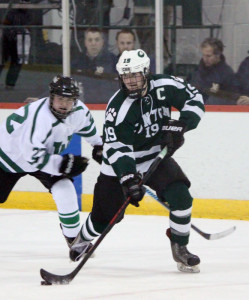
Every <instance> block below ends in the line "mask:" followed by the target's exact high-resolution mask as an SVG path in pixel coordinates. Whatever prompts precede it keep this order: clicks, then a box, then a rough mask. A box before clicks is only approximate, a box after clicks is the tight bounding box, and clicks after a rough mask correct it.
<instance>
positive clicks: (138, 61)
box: [116, 49, 150, 99]
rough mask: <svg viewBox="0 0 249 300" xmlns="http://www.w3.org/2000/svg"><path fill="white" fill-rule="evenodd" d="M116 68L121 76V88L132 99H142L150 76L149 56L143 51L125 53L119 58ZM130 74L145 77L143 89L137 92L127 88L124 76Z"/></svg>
mask: <svg viewBox="0 0 249 300" xmlns="http://www.w3.org/2000/svg"><path fill="white" fill-rule="evenodd" d="M116 68H117V71H118V74H119V82H120V86H121V88H122V89H123V90H124V91H125V92H126V94H127V95H128V96H129V97H130V98H133V99H137V98H141V97H142V96H143V94H144V93H145V91H146V89H147V82H148V80H147V79H148V77H149V74H150V59H149V57H148V56H147V54H146V53H145V52H144V51H143V50H141V49H138V50H131V51H124V52H123V53H122V55H121V56H120V58H119V61H118V63H117V65H116ZM130 73H132V74H133V73H141V74H142V75H143V78H144V83H143V85H142V87H140V88H138V89H136V90H130V89H129V88H127V86H126V85H125V83H124V80H123V76H122V75H124V74H130Z"/></svg>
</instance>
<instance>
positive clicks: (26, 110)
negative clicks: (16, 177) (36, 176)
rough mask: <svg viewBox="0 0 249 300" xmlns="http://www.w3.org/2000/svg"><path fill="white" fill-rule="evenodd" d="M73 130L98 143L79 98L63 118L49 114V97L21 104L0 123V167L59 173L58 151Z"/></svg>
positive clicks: (99, 141) (86, 110)
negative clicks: (59, 118) (71, 110)
mask: <svg viewBox="0 0 249 300" xmlns="http://www.w3.org/2000/svg"><path fill="white" fill-rule="evenodd" d="M74 133H76V134H79V135H80V136H82V137H84V138H85V139H86V140H87V142H89V143H90V144H91V145H92V146H94V145H102V140H101V137H100V136H99V135H98V133H97V130H96V127H95V123H94V120H93V118H92V115H91V113H90V111H89V110H88V108H87V107H86V106H85V104H84V103H82V102H81V101H78V103H77V106H76V107H75V108H74V109H73V112H72V113H71V114H70V115H69V116H68V117H67V118H66V119H64V120H58V119H57V118H56V117H55V116H54V115H53V114H52V112H51V111H50V108H49V98H42V99H40V100H37V101H36V102H33V103H30V104H28V105H25V106H23V107H21V108H19V109H18V110H16V111H15V112H14V113H13V114H11V115H10V116H9V117H8V118H7V119H6V120H5V121H4V122H3V123H2V124H1V125H0V167H1V168H2V169H3V170H5V171H7V172H12V173H20V172H36V171H38V170H41V171H43V172H45V173H48V174H52V175H61V173H60V172H59V166H60V164H61V162H62V156H61V155H60V153H61V152H62V151H63V150H64V149H66V148H67V146H68V144H69V142H70V140H71V138H72V136H73V134H74Z"/></svg>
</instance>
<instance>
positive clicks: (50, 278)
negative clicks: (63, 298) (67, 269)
mask: <svg viewBox="0 0 249 300" xmlns="http://www.w3.org/2000/svg"><path fill="white" fill-rule="evenodd" d="M40 275H41V277H42V278H43V279H44V280H45V281H46V282H48V283H51V284H59V285H66V284H69V283H70V282H71V281H72V280H73V277H72V278H71V276H70V275H56V274H52V273H49V272H48V271H46V270H44V269H40Z"/></svg>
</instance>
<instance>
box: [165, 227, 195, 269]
mask: <svg viewBox="0 0 249 300" xmlns="http://www.w3.org/2000/svg"><path fill="white" fill-rule="evenodd" d="M166 235H167V236H168V238H169V239H170V243H171V250H172V255H173V258H174V260H175V261H176V262H177V268H178V270H179V271H181V272H186V273H199V272H200V268H199V264H200V258H199V257H198V256H197V255H194V254H192V253H190V252H189V251H188V249H187V246H181V245H179V244H177V243H175V242H172V241H171V232H170V229H169V228H168V229H167V231H166Z"/></svg>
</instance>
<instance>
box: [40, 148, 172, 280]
mask: <svg viewBox="0 0 249 300" xmlns="http://www.w3.org/2000/svg"><path fill="white" fill-rule="evenodd" d="M167 151H168V149H167V146H166V147H164V148H163V149H162V151H161V152H160V153H159V154H158V156H157V157H156V159H155V160H154V162H153V163H152V165H151V166H150V168H149V170H148V171H147V173H146V174H145V176H144V178H143V179H142V180H141V181H140V183H139V185H140V186H141V185H143V184H145V183H146V181H147V180H148V179H149V177H150V176H151V175H152V173H153V172H154V171H155V170H156V168H157V167H158V165H159V164H160V162H161V161H162V159H163V158H164V157H165V156H166V155H167ZM130 199H131V197H130V196H129V197H127V199H126V200H125V202H124V203H123V205H122V206H121V207H120V209H119V210H118V211H117V213H116V214H115V215H114V217H113V218H112V220H111V221H110V223H109V224H108V226H107V227H106V228H105V230H104V231H103V232H102V234H101V235H100V236H99V238H98V239H97V241H96V242H95V244H94V245H93V246H92V248H91V249H90V251H89V252H88V253H87V254H86V255H85V256H84V258H83V259H82V260H81V262H80V263H79V264H78V266H77V267H76V268H75V269H74V270H73V271H72V272H71V273H69V274H67V275H56V274H52V273H49V272H47V271H46V270H44V269H41V270H40V274H41V277H42V278H43V279H44V280H45V281H42V284H43V285H51V284H69V283H70V282H71V281H72V280H73V279H74V277H75V276H76V275H77V274H78V272H79V271H80V270H81V268H82V267H83V266H84V264H85V263H86V262H87V261H88V259H89V258H90V257H91V255H92V254H93V252H94V251H95V249H96V248H97V247H98V246H99V244H100V243H101V242H102V240H103V239H104V238H105V236H106V235H107V234H108V232H109V231H110V230H111V229H112V228H113V226H114V225H115V224H116V222H117V220H118V219H119V218H120V216H121V215H122V214H123V212H124V211H125V209H126V207H127V206H128V205H129V203H130Z"/></svg>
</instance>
